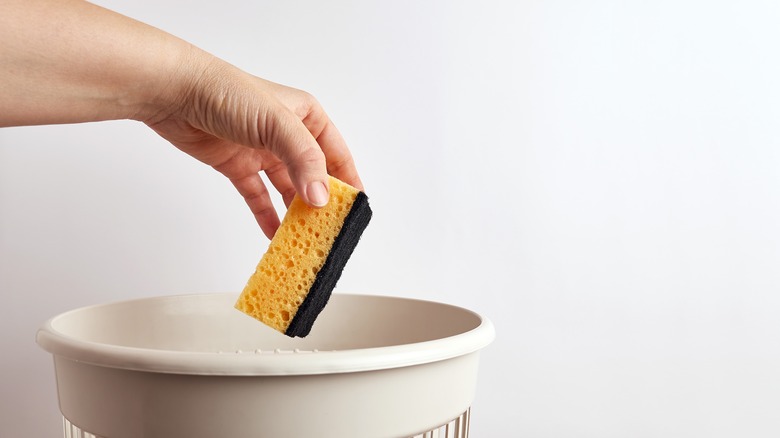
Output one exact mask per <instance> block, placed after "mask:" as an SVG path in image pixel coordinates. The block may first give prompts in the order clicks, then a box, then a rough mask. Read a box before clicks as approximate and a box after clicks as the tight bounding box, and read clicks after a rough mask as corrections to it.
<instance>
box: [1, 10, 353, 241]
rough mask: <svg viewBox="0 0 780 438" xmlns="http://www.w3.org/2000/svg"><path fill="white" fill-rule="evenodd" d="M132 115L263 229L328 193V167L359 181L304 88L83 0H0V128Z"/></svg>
mask: <svg viewBox="0 0 780 438" xmlns="http://www.w3.org/2000/svg"><path fill="white" fill-rule="evenodd" d="M116 119H132V120H137V121H139V122H142V123H145V124H146V125H147V126H149V127H150V128H151V129H153V130H154V131H155V132H157V133H158V134H159V135H160V136H162V137H163V138H165V139H166V140H168V141H169V142H170V143H172V144H173V145H174V146H176V147H177V148H179V149H181V150H182V151H184V152H186V153H187V154H189V155H191V156H192V157H194V158H196V159H198V160H200V161H202V162H203V163H206V164H208V165H210V166H212V167H213V168H214V169H216V170H217V171H218V172H220V173H222V174H223V175H225V176H226V177H227V178H228V179H229V180H230V181H231V182H232V183H233V185H234V186H235V187H236V189H237V190H238V192H239V193H240V194H241V196H243V198H244V200H245V201H246V203H247V205H248V206H249V208H250V210H251V211H252V213H253V214H254V216H255V218H256V219H257V222H258V224H259V225H260V227H261V229H262V230H263V232H264V233H265V235H266V236H268V237H269V238H270V237H272V236H273V234H274V233H275V231H276V229H277V228H278V227H279V216H278V214H277V212H276V211H275V209H274V207H273V204H272V202H271V198H270V193H269V191H268V189H267V188H266V186H265V184H264V183H263V180H262V179H261V177H260V174H259V172H265V174H266V176H267V177H268V180H269V181H270V182H271V183H272V184H273V186H274V188H275V189H276V190H277V191H278V192H279V193H281V195H282V197H283V199H284V201H285V203H286V204H287V205H289V203H290V202H291V201H292V198H293V196H294V195H295V194H296V193H297V194H298V195H299V196H300V197H301V198H302V199H303V200H304V201H305V202H306V203H308V204H309V205H312V206H314V207H320V206H323V205H325V203H327V196H328V195H327V187H328V184H327V175H328V174H330V175H333V176H335V177H336V178H339V179H341V180H342V181H344V182H346V183H348V184H351V185H353V186H354V187H357V188H359V189H361V190H362V189H363V185H362V183H361V181H360V177H359V176H358V173H357V169H356V168H355V164H354V161H353V159H352V155H351V154H350V151H349V149H348V148H347V145H346V143H345V142H344V139H343V138H342V136H341V134H340V133H339V132H338V130H337V129H336V127H335V126H334V124H333V123H332V121H331V120H330V118H329V117H328V115H327V114H326V113H325V111H324V110H323V108H322V106H321V105H320V104H319V103H318V102H317V100H316V99H315V98H314V97H313V96H312V95H310V94H308V93H306V92H304V91H301V90H296V89H294V88H290V87H286V86H283V85H280V84H276V83H273V82H270V81H267V80H264V79H261V78H258V77H255V76H252V75H250V74H248V73H246V72H243V71H241V70H240V69H238V68H236V67H234V66H232V65H230V64H228V63H226V62H224V61H222V60H220V59H218V58H216V57H214V56H212V55H210V54H208V53H206V52H204V51H202V50H200V49H198V48H197V47H194V46H193V45H191V44H189V43H187V42H186V41H183V40H181V39H178V38H176V37H174V36H172V35H170V34H167V33H165V32H163V31H161V30H159V29H156V28H154V27H151V26H148V25H146V24H143V23H140V22H138V21H135V20H132V19H130V18H128V17H125V16H122V15H120V14H117V13H114V12H112V11H109V10H107V9H104V8H101V7H99V6H96V5H93V4H90V3H87V2H84V1H81V0H2V1H0V127H2V126H21V125H41V124H58V123H80V122H91V121H101V120H116Z"/></svg>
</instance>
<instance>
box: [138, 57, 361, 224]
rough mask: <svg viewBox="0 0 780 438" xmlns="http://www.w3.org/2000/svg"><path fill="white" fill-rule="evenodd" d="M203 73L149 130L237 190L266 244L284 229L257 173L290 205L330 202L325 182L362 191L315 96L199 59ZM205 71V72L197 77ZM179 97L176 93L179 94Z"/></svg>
mask: <svg viewBox="0 0 780 438" xmlns="http://www.w3.org/2000/svg"><path fill="white" fill-rule="evenodd" d="M196 57H197V58H205V59H200V60H199V61H197V62H195V64H196V65H198V64H199V63H205V64H206V65H207V67H206V68H205V73H200V74H199V76H198V77H197V78H192V79H191V80H189V81H188V82H189V84H188V85H187V86H186V87H185V88H186V92H185V93H183V94H181V93H176V94H175V96H176V97H175V98H174V99H172V102H171V103H170V104H169V107H168V108H165V109H164V110H163V111H162V112H161V113H159V114H155V115H154V116H153V117H152V118H151V119H149V120H147V121H146V123H147V124H148V125H149V126H150V127H151V128H152V129H154V130H155V131H156V132H157V133H158V134H160V135H161V136H162V137H163V138H165V139H167V140H168V141H170V142H171V143H172V144H173V145H175V146H176V147H177V148H179V149H181V150H182V151H184V152H186V153H187V154H189V155H191V156H193V157H195V158H196V159H198V160H200V161H202V162H204V163H206V164H208V165H210V166H212V167H213V168H214V169H216V170H217V171H219V172H220V173H222V174H223V175H225V176H226V177H227V178H228V179H229V180H230V181H231V183H232V184H233V185H234V186H235V188H236V189H237V190H238V192H239V193H240V194H241V196H243V197H244V200H245V201H246V203H247V205H248V206H249V208H250V210H251V211H252V213H253V214H254V216H255V218H256V220H257V223H258V224H259V225H260V227H261V229H262V230H263V232H264V233H265V234H266V236H268V237H269V238H270V237H272V236H273V234H274V233H275V231H276V229H277V228H278V227H279V216H278V214H277V212H276V211H275V209H274V206H273V204H272V201H271V197H270V194H269V191H268V189H267V188H266V186H265V184H264V183H263V179H262V178H261V177H260V175H259V172H261V171H263V172H265V174H266V176H267V177H268V180H269V181H270V182H271V183H272V184H273V186H274V187H275V188H276V190H277V191H279V193H280V194H281V195H282V198H283V200H284V202H285V204H286V205H289V203H290V202H291V201H292V198H293V196H294V195H295V193H296V192H297V193H298V194H299V196H300V197H301V198H302V199H303V200H304V201H305V202H306V203H308V204H310V205H312V206H315V207H318V206H323V205H325V204H326V203H327V200H328V180H327V175H328V174H331V175H333V176H335V177H336V178H339V179H341V180H342V181H344V182H346V183H348V184H351V185H353V186H355V187H357V188H360V189H362V183H361V181H360V177H359V176H358V173H357V170H356V168H355V165H354V161H353V159H352V155H351V154H350V151H349V149H348V148H347V145H346V143H345V142H344V139H343V138H342V136H341V134H340V133H339V132H338V130H337V129H336V127H335V126H334V124H333V123H332V122H331V120H330V119H329V117H328V115H327V114H326V113H325V111H324V110H323V108H322V107H321V106H320V104H319V103H318V102H317V100H316V99H314V97H312V96H311V95H310V94H308V93H306V92H303V91H300V90H296V89H293V88H289V87H285V86H283V85H279V84H275V83H273V82H269V81H266V80H263V79H260V78H257V77H254V76H251V75H248V74H246V73H244V72H241V71H240V70H238V69H236V68H234V67H232V66H230V65H227V64H225V63H223V62H221V61H219V60H216V59H213V58H212V59H209V55H206V54H202V53H199V54H197V55H196ZM194 70H195V71H201V69H200V68H198V69H194ZM174 89H175V88H174Z"/></svg>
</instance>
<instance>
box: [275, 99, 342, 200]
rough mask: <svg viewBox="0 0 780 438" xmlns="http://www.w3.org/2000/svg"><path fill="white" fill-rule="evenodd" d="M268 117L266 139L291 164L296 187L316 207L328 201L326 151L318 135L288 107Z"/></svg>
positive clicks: (290, 170) (288, 170)
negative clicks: (317, 139) (316, 137)
mask: <svg viewBox="0 0 780 438" xmlns="http://www.w3.org/2000/svg"><path fill="white" fill-rule="evenodd" d="M266 119H267V120H269V122H266V124H265V126H264V127H261V128H260V129H261V132H265V134H266V137H267V140H266V141H264V143H265V144H266V145H267V147H268V149H269V150H270V151H271V152H272V153H273V154H274V155H276V156H277V157H278V158H279V159H280V160H281V161H282V163H283V164H284V166H285V167H286V168H287V174H288V176H289V180H290V182H292V185H293V187H294V188H295V191H296V192H297V193H298V195H299V196H300V197H301V198H302V199H303V201H304V202H306V203H307V204H309V205H311V206H313V207H322V206H324V205H325V204H327V203H328V198H329V194H328V186H329V182H328V173H327V167H326V160H325V154H324V153H323V150H322V149H321V148H320V145H319V144H318V143H317V141H316V140H315V138H314V136H312V134H311V132H309V130H308V129H307V128H306V126H305V125H304V124H303V123H302V121H301V120H300V119H299V118H298V117H297V116H296V115H295V114H294V113H292V111H290V110H289V109H287V108H283V109H281V108H276V109H274V110H272V111H270V112H269V113H268V114H267V116H266ZM263 130H264V131H263ZM275 181H276V182H279V183H280V184H281V185H283V184H284V183H286V180H284V179H282V178H276V179H275ZM275 185H276V183H275ZM277 187H279V185H277ZM285 202H286V201H285Z"/></svg>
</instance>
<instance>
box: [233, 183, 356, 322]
mask: <svg viewBox="0 0 780 438" xmlns="http://www.w3.org/2000/svg"><path fill="white" fill-rule="evenodd" d="M370 220H371V208H370V207H369V205H368V197H367V196H366V195H365V193H363V192H361V191H359V190H358V189H356V188H354V187H352V186H350V185H348V184H346V183H344V182H341V181H339V180H338V179H336V178H333V177H331V178H330V200H329V201H328V204H327V205H326V206H325V207H322V208H313V207H309V206H308V205H306V204H305V203H304V202H303V200H301V199H300V198H299V197H298V196H297V195H296V196H295V198H294V199H293V201H292V203H290V207H289V208H288V209H287V213H286V214H285V216H284V219H283V220H282V224H281V225H280V226H279V229H278V230H277V231H276V234H275V235H274V237H273V239H271V243H270V244H269V246H268V250H267V251H266V253H265V254H264V255H263V257H262V259H261V260H260V263H258V265H257V269H256V270H255V273H254V274H253V275H252V276H251V277H250V278H249V281H248V283H247V285H246V287H245V288H244V290H243V292H242V293H241V296H240V297H239V298H238V302H236V308H237V309H238V310H240V311H242V312H244V313H246V314H248V315H250V316H252V317H254V318H256V319H258V320H260V321H262V322H263V323H265V324H266V325H268V326H270V327H272V328H274V329H276V330H278V331H280V332H282V333H284V334H286V335H287V336H291V337H293V336H299V337H304V336H306V335H308V334H309V332H310V330H311V327H312V325H313V324H314V320H315V319H316V318H317V316H318V315H319V313H320V312H321V311H322V309H323V308H324V307H325V305H326V304H327V302H328V299H329V298H330V294H331V292H332V291H333V288H334V287H335V286H336V282H337V281H338V279H339V277H340V276H341V271H342V270H343V269H344V266H345V265H346V263H347V260H348V259H349V257H350V256H351V255H352V251H353V250H354V249H355V246H356V245H357V242H358V240H359V239H360V236H361V234H362V233H363V230H364V229H365V228H366V226H367V225H368V222H369V221H370Z"/></svg>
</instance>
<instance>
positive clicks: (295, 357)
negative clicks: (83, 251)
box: [36, 293, 495, 376]
mask: <svg viewBox="0 0 780 438" xmlns="http://www.w3.org/2000/svg"><path fill="white" fill-rule="evenodd" d="M226 295H230V296H235V294H233V293H202V294H180V295H167V296H156V297H145V298H137V299H132V300H123V301H116V302H112V303H103V304H95V305H90V306H84V307H80V308H76V309H73V310H69V311H66V312H63V313H60V314H59V315H56V316H54V317H52V318H49V319H48V320H46V321H45V322H44V324H43V325H42V326H41V327H40V328H39V330H38V332H37V334H36V342H37V343H38V345H39V346H40V347H41V348H42V349H44V350H45V351H47V352H49V353H51V354H52V355H54V356H55V357H59V358H67V359H70V360H73V361H77V362H82V363H89V364H92V365H97V366H102V367H108V368H118V369H124V370H132V371H144V372H154V373H168V374H187V375H212V376H289V375H320V374H337V373H349V372H362V371H376V370H384V369H392V368H400V367H406V366H414V365H421V364H425V363H431V362H436V361H441V360H447V359H452V358H455V357H459V356H463V355H467V354H472V353H476V352H478V351H479V350H481V349H482V348H484V347H486V346H487V345H489V344H490V343H491V342H492V341H493V340H494V338H495V328H494V326H493V323H492V322H491V321H490V320H489V319H488V318H486V317H484V316H482V315H480V314H478V313H476V312H474V311H471V310H468V309H465V308H463V307H459V306H455V305H452V304H445V303H440V302H434V301H429V300H422V299H415V298H404V297H393V296H388V295H373V294H355V293H334V297H335V296H338V297H371V298H377V299H393V300H405V301H408V302H421V303H430V304H435V305H439V306H446V307H449V308H451V309H454V310H457V311H461V312H464V314H470V315H472V316H475V317H476V318H478V320H479V324H478V325H477V326H476V327H474V328H473V329H471V330H468V331H465V332H462V333H459V334H456V335H453V336H448V337H443V338H439V339H434V340H428V341H422V342H415V343H408V344H402V345H392V346H383V347H369V348H356V349H348V350H336V351H319V352H317V353H315V354H294V353H292V354H262V355H260V354H251V353H246V354H232V353H222V352H195V351H176V350H159V349H153V348H143V347H131V346H121V345H111V344H106V343H101V342H94V341H88V340H84V339H78V338H76V337H73V336H70V335H67V334H65V333H62V332H61V331H59V330H57V328H56V327H55V326H56V324H57V321H58V320H59V319H61V318H64V317H67V316H68V315H71V314H73V313H75V312H80V311H85V310H89V309H94V308H99V307H102V306H109V305H122V304H130V303H134V302H139V301H148V300H160V299H186V298H187V297H204V296H209V297H211V296H214V297H216V296H226ZM258 324H259V323H258Z"/></svg>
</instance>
